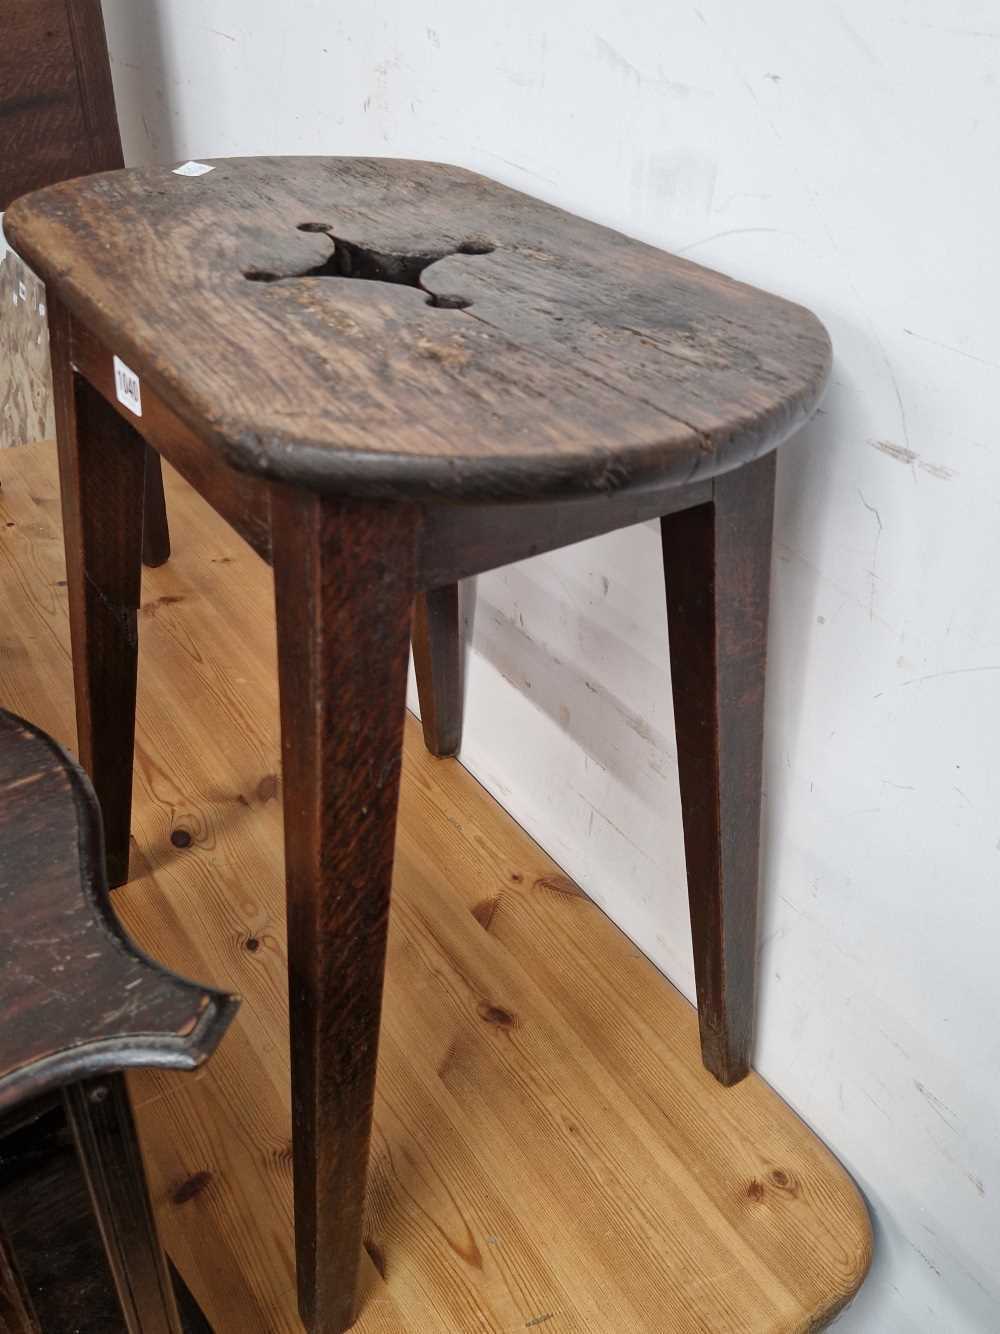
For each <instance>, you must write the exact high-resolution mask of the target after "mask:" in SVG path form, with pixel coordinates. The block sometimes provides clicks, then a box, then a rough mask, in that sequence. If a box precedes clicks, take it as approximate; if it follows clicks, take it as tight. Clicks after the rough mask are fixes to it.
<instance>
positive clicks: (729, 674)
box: [661, 454, 775, 1084]
mask: <svg viewBox="0 0 1000 1334" xmlns="http://www.w3.org/2000/svg"><path fill="white" fill-rule="evenodd" d="M774 468H775V456H774V454H768V455H767V456H766V457H764V458H763V459H760V460H759V461H758V462H756V463H753V464H749V465H748V466H746V467H743V468H740V469H738V470H737V471H735V472H731V473H727V474H725V475H723V476H722V477H719V478H717V479H716V481H715V483H714V488H713V501H712V502H711V503H709V504H705V505H699V506H697V507H695V508H693V509H689V510H683V511H681V512H680V513H679V514H672V515H669V516H667V517H666V518H664V519H662V520H661V531H662V535H663V560H664V575H665V580H666V589H667V610H668V620H669V634H670V673H671V679H672V682H673V695H674V717H675V727H676V732H677V760H678V766H679V770H680V788H681V804H682V811H683V819H684V848H685V853H686V856H687V875H688V894H689V898H690V903H691V931H692V936H693V942H694V962H695V978H696V983H697V991H698V1019H699V1024H700V1027H701V1046H702V1057H703V1059H704V1062H705V1065H706V1067H707V1068H708V1069H709V1070H710V1071H711V1072H712V1074H714V1075H715V1076H716V1078H717V1079H719V1080H720V1081H721V1082H722V1083H723V1084H733V1083H735V1082H736V1081H737V1080H739V1079H742V1077H743V1076H744V1075H745V1074H746V1073H747V1070H748V1069H749V1067H750V1054H751V1043H752V1040H753V1019H754V990H755V974H756V958H757V939H756V921H757V889H758V860H759V844H760V805H761V765H762V745H763V724H764V667H765V660H766V650H767V611H768V593H769V585H770V574H771V530H772V522H773V512H774Z"/></svg>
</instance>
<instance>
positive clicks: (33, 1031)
mask: <svg viewBox="0 0 1000 1334" xmlns="http://www.w3.org/2000/svg"><path fill="white" fill-rule="evenodd" d="M236 1005H237V1002H236V1000H235V998H234V997H231V996H228V995H226V994H225V993H223V992H220V991H215V990H212V989H211V988H207V987H200V986H197V985H196V984H195V983H193V982H188V981H186V980H184V979H183V978H180V977H177V976H176V975H175V974H174V973H171V972H169V971H168V970H167V969H166V968H162V967H160V966H159V965H158V964H156V963H154V962H153V961H152V960H151V959H149V958H147V957H146V955H144V954H143V953H142V952H141V951H140V950H139V949H138V948H137V947H136V946H135V945H134V944H133V943H132V941H131V940H130V939H129V938H128V936H127V935H126V934H125V932H124V931H123V930H122V928H121V927H120V926H119V924H118V919H117V918H116V917H115V915H114V913H113V912H112V910H111V908H110V906H109V904H108V897H107V885H106V880H105V875H104V847H103V839H102V837H101V824H100V816H99V814H98V809H97V800H96V798H95V796H94V792H93V789H92V788H91V786H90V783H89V781H88V779H87V778H86V776H85V774H84V773H83V770H82V769H80V767H79V766H78V765H77V764H76V763H75V761H74V760H72V759H71V758H70V756H69V755H67V754H66V752H65V751H64V750H63V749H62V748H61V747H60V746H58V745H57V744H56V743H55V742H54V741H52V740H51V739H50V738H49V737H47V736H46V735H45V734H44V733H43V732H40V731H39V730H38V729H37V728H35V727H33V726H32V725H31V724H30V723H26V722H25V721H24V720H23V719H21V718H16V717H15V716H14V715H13V714H10V713H6V712H5V711H4V710H3V709H0V1113H3V1112H7V1111H10V1110H11V1109H12V1108H13V1107H16V1106H17V1105H18V1104H20V1103H22V1102H24V1101H28V1100H30V1099H32V1098H36V1097H38V1096H39V1095H40V1094H42V1093H44V1092H46V1091H48V1090H50V1089H52V1088H58V1087H61V1086H62V1085H65V1084H72V1083H75V1082H76V1081H77V1080H80V1079H85V1078H89V1077H90V1076H92V1075H94V1074H99V1073H102V1072H107V1071H112V1070H123V1069H125V1068H127V1067H129V1066H164V1067H172V1068H175V1069H192V1068H194V1067H195V1066H197V1065H199V1064H200V1063H201V1062H202V1061H203V1060H205V1058H206V1057H207V1056H209V1055H210V1054H211V1052H212V1050H213V1049H214V1047H215V1045H216V1044H217V1043H218V1041H219V1039H220V1037H221V1036H222V1034H223V1032H224V1031H225V1029H226V1027H227V1026H228V1024H229V1022H230V1020H231V1018H232V1016H233V1015H234V1014H235V1010H236Z"/></svg>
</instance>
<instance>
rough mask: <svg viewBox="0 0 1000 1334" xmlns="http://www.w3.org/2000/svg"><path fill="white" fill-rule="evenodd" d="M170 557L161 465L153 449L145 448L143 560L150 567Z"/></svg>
mask: <svg viewBox="0 0 1000 1334" xmlns="http://www.w3.org/2000/svg"><path fill="white" fill-rule="evenodd" d="M169 559H170V529H169V527H168V526H167V503H166V500H165V499H164V496H163V468H162V466H161V464H160V456H159V454H157V452H156V450H155V449H153V448H151V447H150V446H148V445H147V447H146V471H145V474H144V478H143V499H142V563H143V565H148V566H150V567H155V566H157V565H162V564H163V563H164V561H167V560H169Z"/></svg>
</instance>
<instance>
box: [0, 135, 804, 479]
mask: <svg viewBox="0 0 1000 1334" xmlns="http://www.w3.org/2000/svg"><path fill="white" fill-rule="evenodd" d="M303 225H305V226H307V227H308V228H309V230H301V228H302V227H303ZM6 226H7V229H8V232H9V234H10V236H11V239H12V241H13V244H14V245H15V247H16V248H17V249H18V250H19V251H20V253H22V254H23V255H24V257H25V258H26V259H27V260H28V262H29V263H31V264H32V265H33V266H34V267H35V268H36V269H37V271H38V272H39V273H40V274H41V275H42V276H43V278H45V280H46V281H48V282H51V283H52V284H53V286H54V288H55V289H56V290H57V293H58V295H59V296H60V298H61V299H62V300H63V301H65V302H66V304H67V305H68V306H69V307H70V308H71V309H72V311H73V312H74V314H75V315H76V316H77V317H78V318H79V319H80V320H81V322H82V323H83V324H85V325H86V326H87V327H89V328H91V329H92V330H93V331H94V333H95V334H96V335H97V336H98V337H99V338H101V339H102V340H103V341H104V342H105V343H106V344H107V345H108V346H109V347H111V348H112V350H113V351H115V352H116V353H117V354H118V355H119V356H121V357H122V358H123V359H124V360H125V361H126V362H127V364H128V365H129V366H131V367H132V369H133V370H134V371H136V372H137V373H138V375H139V376H140V377H141V379H142V381H143V383H144V384H145V383H148V384H149V385H150V387H151V388H153V389H154V390H155V391H156V392H157V393H158V394H159V395H160V397H161V398H163V400H164V401H165V402H166V403H167V404H168V405H169V406H170V407H171V409H172V410H173V411H175V412H176V413H177V415H178V416H179V417H180V418H181V419H182V420H183V421H184V422H185V423H186V424H187V425H188V426H190V427H191V428H192V429H193V430H194V431H195V432H196V433H197V434H198V435H199V437H200V438H202V439H204V440H206V441H207V442H208V443H209V444H211V445H212V446H213V447H214V448H215V449H216V450H217V451H218V452H219V454H220V456H221V457H223V458H225V459H226V460H227V461H228V462H230V463H231V464H232V466H234V467H236V468H238V469H240V470H243V471H247V472H253V473H257V474H259V475H262V476H266V477H270V478H280V479H284V480H287V481H291V482H297V483H301V484H303V485H307V486H309V487H311V488H313V489H315V490H320V491H325V492H336V493H338V494H353V495H358V496H361V495H364V496H380V497H386V498H401V497H409V498H417V499H420V500H423V501H430V500H434V499H436V498H446V497H452V498H460V499H463V500H470V499H477V500H490V499H492V500H507V499H538V498H541V497H546V496H547V497H552V496H570V495H593V494H601V495H603V494H613V493H617V492H620V491H623V490H627V489H629V488H631V487H634V486H640V485H647V484H654V483H657V482H660V483H668V482H671V483H677V484H680V483H686V482H688V481H691V480H694V479H695V478H697V479H698V480H702V479H707V478H709V477H711V476H712V475H713V474H715V473H716V472H719V471H724V470H726V469H728V468H731V467H734V466H735V465H737V464H740V463H743V462H746V461H748V460H749V459H751V458H755V457H757V456H759V455H760V454H761V453H762V452H764V451H766V450H768V449H771V448H773V447H774V446H776V445H777V444H779V443H780V442H781V441H782V440H783V439H784V438H785V437H786V436H787V435H789V434H790V433H791V432H792V431H793V430H794V429H795V428H796V427H797V426H799V425H801V423H802V422H803V421H804V420H805V419H806V417H807V416H808V414H809V413H810V412H811V410H812V409H813V407H814V406H815V404H816V402H817V400H818V398H819V395H820V393H821V391H822V388H823V386H824V383H825V380H826V377H827V374H828V371H829V365H830V344H829V339H828V338H827V335H826V332H825V330H824V329H823V327H822V326H821V325H820V324H819V322H818V321H817V320H816V319H815V317H814V316H812V315H811V314H809V313H808V312H807V311H805V310H803V309H802V308H801V307H799V306H796V305H793V304H792V303H790V302H787V301H783V300H781V299H779V298H777V297H774V296H770V295H768V294H766V293H763V292H760V291H757V290H755V289H753V288H750V287H747V286H745V285H743V284H740V283H737V282H734V281H732V280H731V279H729V278H726V277H723V276H722V275H721V274H718V273H714V272H712V271H710V270H708V269H704V268H702V267H700V266H698V265H696V264H692V263H689V262H688V261H686V260H683V259H679V258H677V257H675V256H672V255H669V254H666V253H664V252H663V251H660V250H656V249H654V248H652V247H650V246H646V245H643V244H641V243H639V242H637V241H633V240H630V239H629V238H627V237H625V236H622V235H620V234H619V233H616V232H613V231H610V230H608V229H606V228H603V227H599V226H597V225H595V224H593V223H590V222H587V221H585V220H583V219H581V218H578V217H576V216H574V215H571V214H568V213H565V212H563V211H561V210H559V209H555V208H552V207H550V206H549V205H546V204H543V203H541V202H540V201H538V200H535V199H532V198H530V197H529V196H526V195H523V194H520V193H518V192H517V191H514V190H510V189H508V188H506V187H504V186H501V185H499V184H497V183H496V182H494V181H490V180H488V179H486V178H485V177H482V176H477V175H475V174H473V173H471V172H467V171H464V170H462V169H460V168H458V167H449V166H442V165H440V164H434V163H419V162H400V161H395V160H390V159H375V158H372V159H365V158H318V157H310V158H259V159H252V158H239V159H230V160H225V159H222V160H218V161H216V162H215V163H214V169H213V170H212V171H211V172H209V173H207V174H206V175H203V176H199V177H192V178H189V177H184V176H177V175H175V174H173V172H172V171H171V170H170V168H169V167H150V168H142V169H136V170H130V171H126V172H118V173H111V174H108V175H103V176H98V177H92V178H89V179H87V180H84V181H76V182H72V183H63V184H60V185H55V186H52V187H50V188H49V189H47V190H45V191H43V192H41V193H39V194H35V195H33V196H31V197H30V198H27V199H22V200H20V201H18V202H17V203H16V204H14V206H13V207H12V208H11V209H10V211H9V214H8V217H7V221H6ZM247 274H250V275H251V277H252V278H255V279H256V280H251V278H248V277H246V276H245V275H247ZM349 274H353V276H347V275H349ZM262 278H264V279H266V278H274V279H275V280H274V281H264V280H261V279H262ZM380 278H381V279H383V280H381V281H378V280H375V281H373V279H380ZM414 282H419V283H420V284H421V286H414V285H413V283H414ZM456 298H461V299H462V300H463V302H465V303H466V308H464V309H457V308H454V303H455V299H456Z"/></svg>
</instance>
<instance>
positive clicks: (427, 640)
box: [413, 584, 462, 756]
mask: <svg viewBox="0 0 1000 1334" xmlns="http://www.w3.org/2000/svg"><path fill="white" fill-rule="evenodd" d="M413 666H414V669H415V671H416V677H417V694H418V696H419V698H420V722H421V725H422V727H423V729H424V744H425V745H426V747H427V749H428V750H429V751H430V752H431V754H432V755H442V756H443V755H457V754H458V751H459V749H460V748H461V745H462V619H461V613H460V604H459V585H458V584H445V585H444V587H442V588H432V589H430V590H429V591H428V592H426V593H421V594H420V595H419V596H418V597H417V600H416V604H415V606H414V613H413Z"/></svg>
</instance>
